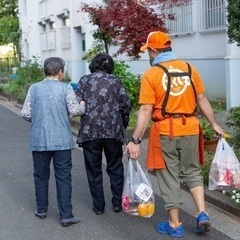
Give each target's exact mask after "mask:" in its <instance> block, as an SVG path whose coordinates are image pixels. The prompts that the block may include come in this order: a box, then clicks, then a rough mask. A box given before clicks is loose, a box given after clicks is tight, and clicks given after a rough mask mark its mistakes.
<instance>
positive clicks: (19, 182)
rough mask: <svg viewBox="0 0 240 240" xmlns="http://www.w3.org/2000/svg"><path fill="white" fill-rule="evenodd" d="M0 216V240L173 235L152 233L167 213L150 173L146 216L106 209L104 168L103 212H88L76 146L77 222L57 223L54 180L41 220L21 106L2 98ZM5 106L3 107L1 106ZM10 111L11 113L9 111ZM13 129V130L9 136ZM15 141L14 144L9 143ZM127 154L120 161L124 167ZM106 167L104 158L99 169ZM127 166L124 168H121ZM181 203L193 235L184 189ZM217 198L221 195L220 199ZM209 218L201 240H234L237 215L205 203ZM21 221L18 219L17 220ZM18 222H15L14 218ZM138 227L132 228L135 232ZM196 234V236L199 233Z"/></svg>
mask: <svg viewBox="0 0 240 240" xmlns="http://www.w3.org/2000/svg"><path fill="white" fill-rule="evenodd" d="M0 101H1V104H0V110H1V114H0V116H1V121H0V123H1V128H0V129H1V134H0V138H1V143H2V144H0V152H1V153H2V154H1V164H2V168H1V176H2V178H1V181H0V182H1V187H0V196H1V206H0V209H1V214H2V216H3V217H2V220H3V221H2V224H1V227H0V231H1V232H2V233H1V236H0V240H3V239H4V240H13V239H14V240H23V239H24V240H32V236H34V239H35V240H42V239H43V238H42V236H44V239H51V240H58V239H60V238H62V236H64V237H65V239H69V240H73V239H79V240H80V239H81V240H85V239H89V240H90V239H91V240H95V239H98V240H123V239H138V240H146V239H151V240H153V239H172V238H171V237H169V236H161V235H159V233H157V232H156V230H155V226H156V224H157V223H158V222H159V221H164V220H166V219H167V217H168V214H167V212H166V211H165V210H164V204H163V201H162V199H161V196H160V192H159V189H158V184H157V179H156V177H155V176H154V175H153V174H149V177H150V179H151V182H152V186H153V190H154V193H155V200H156V202H155V204H156V211H155V213H154V215H153V216H152V217H151V218H150V219H144V218H135V217H134V218H133V217H132V216H129V215H127V214H125V213H124V212H121V213H119V214H117V215H116V213H114V212H113V211H112V209H111V192H110V189H109V178H108V176H107V175H106V174H105V171H103V172H104V189H105V193H106V203H107V204H106V213H105V214H104V215H102V216H100V217H99V216H96V215H95V214H94V213H93V211H92V208H91V207H92V204H91V200H90V199H91V198H90V196H89V189H88V188H87V187H86V186H87V180H86V176H85V171H84V164H83V163H84V161H83V153H82V149H81V148H78V147H76V149H74V150H73V165H74V168H73V174H72V177H73V206H74V212H75V213H76V215H78V216H80V217H81V219H82V222H81V223H80V224H76V225H74V226H72V227H71V229H70V228H68V229H65V228H62V227H61V225H60V224H59V222H58V215H57V205H56V199H55V191H54V189H55V182H54V179H53V178H51V189H52V190H53V191H50V199H49V200H50V201H49V202H50V208H49V215H48V217H47V219H46V221H45V220H44V221H41V220H39V219H37V218H36V217H34V215H33V212H34V210H35V205H34V194H33V182H32V181H33V180H32V164H31V162H32V161H31V154H30V153H29V152H28V151H27V138H28V131H29V123H27V122H26V121H23V119H21V117H20V116H19V115H20V110H21V105H18V104H17V103H16V102H9V101H3V100H1V96H0ZM2 105H3V106H4V107H3V106H2ZM9 110H10V111H9ZM13 133H14V134H13ZM13 143H14V144H13ZM146 146H147V138H145V139H143V143H142V156H141V157H140V158H139V162H140V164H141V165H142V166H143V167H144V162H145V159H144V158H145V153H146ZM127 161H128V160H127V157H126V156H124V158H123V162H124V164H125V167H126V165H127ZM104 166H106V164H105V161H103V168H104ZM125 169H126V168H125ZM182 193H183V194H182V195H183V196H182V197H183V206H182V207H181V208H180V215H181V219H182V222H183V224H184V227H185V229H186V231H187V235H186V236H185V237H184V239H196V234H195V232H194V229H195V224H196V220H195V214H196V209H195V206H194V204H193V200H192V198H191V195H190V194H189V192H188V191H185V190H182ZM221 198H222V197H220V199H221ZM206 205H207V209H208V212H209V214H210V217H211V223H212V230H211V231H210V232H209V233H208V234H206V235H203V236H201V239H202V240H203V239H206V240H207V239H212V240H218V239H224V240H233V239H235V240H239V235H238V232H239V218H238V217H236V216H234V215H232V214H229V213H228V212H226V211H224V210H225V209H224V208H222V207H220V208H218V206H217V205H215V204H213V205H212V204H209V203H208V202H207V203H206ZM20 219H21V220H20ZM19 220H20V221H19ZM136 229H137V231H136ZM199 238H200V236H199Z"/></svg>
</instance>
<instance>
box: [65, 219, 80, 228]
mask: <svg viewBox="0 0 240 240" xmlns="http://www.w3.org/2000/svg"><path fill="white" fill-rule="evenodd" d="M80 221H81V220H80V218H79V217H73V218H69V219H62V221H61V222H62V226H63V227H68V226H70V225H72V224H76V223H78V222H80Z"/></svg>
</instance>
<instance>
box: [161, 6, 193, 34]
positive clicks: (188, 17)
mask: <svg viewBox="0 0 240 240" xmlns="http://www.w3.org/2000/svg"><path fill="white" fill-rule="evenodd" d="M166 14H170V15H173V16H174V19H173V20H166V27H167V28H168V29H169V33H170V34H173V35H174V34H175V35H177V34H189V33H191V32H192V31H193V27H192V5H191V4H188V5H182V6H172V7H170V8H168V9H166Z"/></svg>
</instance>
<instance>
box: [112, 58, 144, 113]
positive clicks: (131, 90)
mask: <svg viewBox="0 0 240 240" xmlns="http://www.w3.org/2000/svg"><path fill="white" fill-rule="evenodd" d="M128 68H129V66H128V65H127V64H125V63H124V62H123V61H117V62H115V64H114V74H115V75H117V76H118V77H119V78H120V79H121V80H122V82H123V85H124V87H125V89H126V91H127V93H128V96H129V99H130V101H131V104H132V108H133V109H136V108H137V106H138V94H139V87H140V81H139V79H138V78H137V76H135V75H133V74H132V73H130V72H129V71H128Z"/></svg>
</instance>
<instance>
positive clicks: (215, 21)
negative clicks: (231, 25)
mask: <svg viewBox="0 0 240 240" xmlns="http://www.w3.org/2000/svg"><path fill="white" fill-rule="evenodd" d="M198 9H199V12H200V30H215V29H225V28H226V0H202V1H198Z"/></svg>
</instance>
